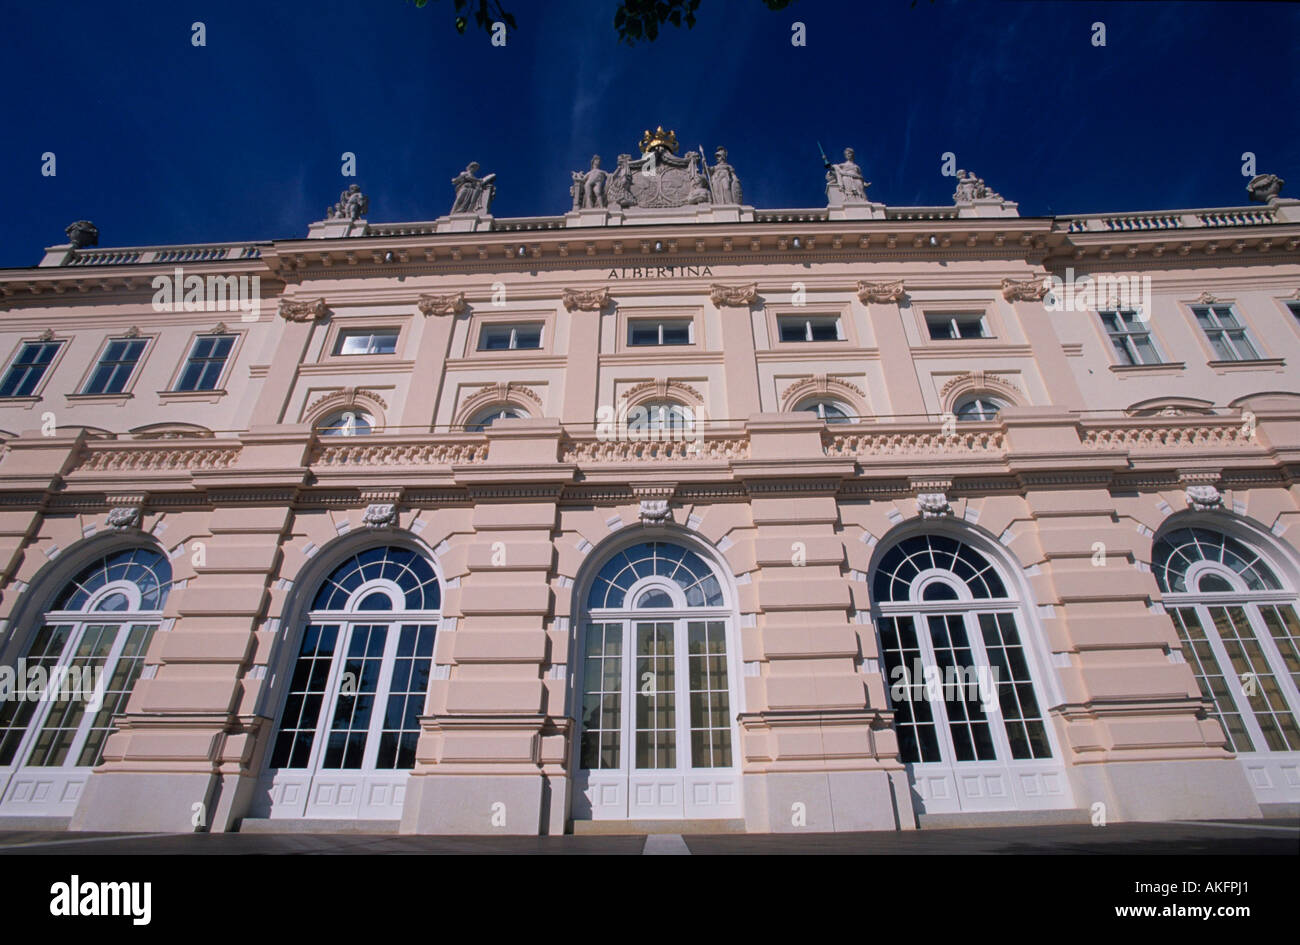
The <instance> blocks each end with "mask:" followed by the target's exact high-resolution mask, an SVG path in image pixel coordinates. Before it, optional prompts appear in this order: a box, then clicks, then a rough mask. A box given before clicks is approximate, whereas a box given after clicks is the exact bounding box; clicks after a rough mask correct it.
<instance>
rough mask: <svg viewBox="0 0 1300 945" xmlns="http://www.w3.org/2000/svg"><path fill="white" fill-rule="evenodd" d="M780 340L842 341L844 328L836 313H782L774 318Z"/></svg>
mask: <svg viewBox="0 0 1300 945" xmlns="http://www.w3.org/2000/svg"><path fill="white" fill-rule="evenodd" d="M776 324H777V329H778V331H779V332H780V337H781V340H782V341H843V340H844V330H843V328H841V326H840V319H839V316H837V315H817V316H813V317H811V318H806V317H804V316H802V315H782V316H781V317H779V318H777V320H776Z"/></svg>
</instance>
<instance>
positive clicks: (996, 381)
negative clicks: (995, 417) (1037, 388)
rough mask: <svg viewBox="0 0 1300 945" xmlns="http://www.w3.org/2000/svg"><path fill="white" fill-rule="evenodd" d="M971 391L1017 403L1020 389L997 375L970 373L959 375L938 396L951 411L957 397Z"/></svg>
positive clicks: (981, 372) (979, 372) (944, 386)
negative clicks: (993, 395) (985, 392)
mask: <svg viewBox="0 0 1300 945" xmlns="http://www.w3.org/2000/svg"><path fill="white" fill-rule="evenodd" d="M972 391H988V392H989V393H993V394H1001V395H1002V396H1004V397H1006V398H1008V399H1010V400H1011V401H1013V402H1016V403H1018V402H1019V400H1020V396H1021V395H1020V389H1019V388H1018V387H1016V385H1015V384H1013V383H1011V382H1010V381H1009V380H1007V379H1006V378H1005V377H1000V376H999V375H997V374H985V373H984V372H983V371H971V372H969V373H967V374H959V375H957V376H956V377H954V378H953V379H952V380H950V381H948V383H947V384H944V385H943V388H942V389H941V390H940V391H939V396H940V397H942V398H943V401H944V403H945V404H947V408H946V409H948V410H951V409H952V408H953V406H954V405H955V403H956V400H957V398H958V397H960V396H961V395H963V394H969V393H971V392H972Z"/></svg>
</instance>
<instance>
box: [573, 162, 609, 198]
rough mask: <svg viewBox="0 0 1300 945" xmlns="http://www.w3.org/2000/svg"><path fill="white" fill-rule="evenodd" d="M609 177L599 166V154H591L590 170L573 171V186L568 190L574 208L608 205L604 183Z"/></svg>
mask: <svg viewBox="0 0 1300 945" xmlns="http://www.w3.org/2000/svg"><path fill="white" fill-rule="evenodd" d="M608 178H609V172H608V171H603V170H601V168H600V155H599V154H593V155H592V156H591V170H589V171H587V173H585V174H584V173H582V172H581V171H574V172H573V187H572V189H571V190H570V191H569V192H570V193H571V194H572V195H573V209H574V210H583V209H585V210H592V209H595V208H597V207H608V206H609V198H608V195H607V194H606V192H605V184H606V181H607V179H608Z"/></svg>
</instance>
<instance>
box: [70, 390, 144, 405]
mask: <svg viewBox="0 0 1300 945" xmlns="http://www.w3.org/2000/svg"><path fill="white" fill-rule="evenodd" d="M134 396H135V395H134V394H132V393H131V392H130V391H122V392H121V393H117V394H64V395H63V397H64V399H65V400H67V401H68V403H72V404H109V405H111V406H115V407H120V406H121V405H122V404H124V403H126V402H127V401H128V400H130V399H131V398H133V397H134Z"/></svg>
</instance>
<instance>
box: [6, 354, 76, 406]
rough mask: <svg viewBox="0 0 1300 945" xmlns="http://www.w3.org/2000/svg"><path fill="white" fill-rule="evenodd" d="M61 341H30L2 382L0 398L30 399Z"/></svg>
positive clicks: (15, 359)
mask: <svg viewBox="0 0 1300 945" xmlns="http://www.w3.org/2000/svg"><path fill="white" fill-rule="evenodd" d="M61 344H63V342H61V341H28V342H24V344H23V346H22V348H20V349H19V351H18V357H16V358H14V362H13V364H11V365H9V370H8V371H6V372H5V376H4V380H3V381H0V397H30V396H31V395H32V391H34V390H36V385H37V384H39V383H40V382H41V378H42V377H44V376H45V371H46V369H47V368H49V366H50V362H51V361H53V360H54V356H55V355H56V354H57V353H58V351H59V346H60V345H61Z"/></svg>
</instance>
